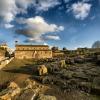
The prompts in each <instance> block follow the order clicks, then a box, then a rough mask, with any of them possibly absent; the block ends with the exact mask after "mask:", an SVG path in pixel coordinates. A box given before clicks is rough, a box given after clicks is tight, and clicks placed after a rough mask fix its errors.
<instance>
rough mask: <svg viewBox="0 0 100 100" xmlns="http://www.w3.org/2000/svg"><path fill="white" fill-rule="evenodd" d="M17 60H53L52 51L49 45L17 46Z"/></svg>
mask: <svg viewBox="0 0 100 100" xmlns="http://www.w3.org/2000/svg"><path fill="white" fill-rule="evenodd" d="M15 58H17V59H32V58H34V59H45V58H52V50H50V49H49V46H48V45H16V51H15Z"/></svg>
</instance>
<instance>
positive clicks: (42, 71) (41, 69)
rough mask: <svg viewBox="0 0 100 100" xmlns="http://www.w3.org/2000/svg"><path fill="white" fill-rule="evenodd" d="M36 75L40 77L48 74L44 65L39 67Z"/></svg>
mask: <svg viewBox="0 0 100 100" xmlns="http://www.w3.org/2000/svg"><path fill="white" fill-rule="evenodd" d="M38 73H39V75H40V76H41V75H45V74H47V73H48V69H47V67H46V66H45V65H39V67H38Z"/></svg>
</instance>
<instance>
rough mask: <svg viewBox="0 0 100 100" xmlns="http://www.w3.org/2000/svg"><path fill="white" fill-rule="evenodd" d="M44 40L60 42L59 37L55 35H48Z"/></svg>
mask: <svg viewBox="0 0 100 100" xmlns="http://www.w3.org/2000/svg"><path fill="white" fill-rule="evenodd" d="M46 38H47V39H50V40H60V37H59V36H57V35H48V36H46Z"/></svg>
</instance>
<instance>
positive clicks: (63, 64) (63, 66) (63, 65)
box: [59, 60, 66, 68]
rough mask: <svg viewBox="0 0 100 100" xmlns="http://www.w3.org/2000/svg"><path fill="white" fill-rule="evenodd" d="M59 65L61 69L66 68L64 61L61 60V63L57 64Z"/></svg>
mask: <svg viewBox="0 0 100 100" xmlns="http://www.w3.org/2000/svg"><path fill="white" fill-rule="evenodd" d="M59 65H60V67H61V68H65V67H66V62H65V60H61V61H60V62H59Z"/></svg>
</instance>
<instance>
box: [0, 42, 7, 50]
mask: <svg viewBox="0 0 100 100" xmlns="http://www.w3.org/2000/svg"><path fill="white" fill-rule="evenodd" d="M0 48H3V49H7V48H8V46H7V44H6V43H3V44H0Z"/></svg>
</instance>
